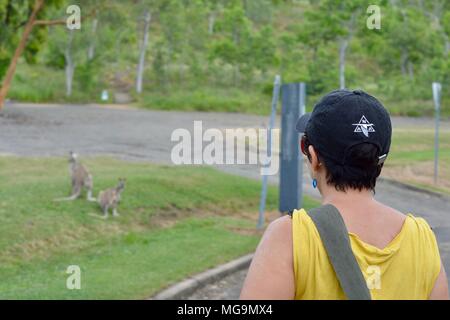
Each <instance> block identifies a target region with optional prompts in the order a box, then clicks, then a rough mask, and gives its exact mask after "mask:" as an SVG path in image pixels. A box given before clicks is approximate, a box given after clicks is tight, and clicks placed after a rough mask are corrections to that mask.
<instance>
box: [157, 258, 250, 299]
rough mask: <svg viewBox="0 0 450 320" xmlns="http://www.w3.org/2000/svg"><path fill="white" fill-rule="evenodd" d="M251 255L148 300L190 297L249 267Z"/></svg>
mask: <svg viewBox="0 0 450 320" xmlns="http://www.w3.org/2000/svg"><path fill="white" fill-rule="evenodd" d="M252 258H253V253H251V254H248V255H246V256H243V257H241V258H238V259H236V260H233V261H231V262H228V263H225V264H223V265H220V266H218V267H216V268H214V269H210V270H207V271H205V272H202V273H200V274H197V275H195V276H193V277H190V278H188V279H186V280H184V281H182V282H179V283H177V284H175V285H173V286H171V287H169V288H167V289H165V290H163V291H161V292H159V293H157V294H156V295H155V296H153V297H151V298H149V299H148V300H177V299H182V298H183V297H185V296H188V295H190V294H191V293H193V292H194V291H196V290H197V289H199V288H201V287H203V286H205V285H207V284H209V283H211V282H214V281H216V280H219V279H221V278H223V277H225V276H227V275H229V274H232V273H234V272H237V271H239V270H242V269H244V268H247V267H248V266H250V263H251V261H252Z"/></svg>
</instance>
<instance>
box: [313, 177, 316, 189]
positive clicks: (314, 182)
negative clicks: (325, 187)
mask: <svg viewBox="0 0 450 320" xmlns="http://www.w3.org/2000/svg"><path fill="white" fill-rule="evenodd" d="M312 185H313V188H314V189H315V188H317V179H313V182H312Z"/></svg>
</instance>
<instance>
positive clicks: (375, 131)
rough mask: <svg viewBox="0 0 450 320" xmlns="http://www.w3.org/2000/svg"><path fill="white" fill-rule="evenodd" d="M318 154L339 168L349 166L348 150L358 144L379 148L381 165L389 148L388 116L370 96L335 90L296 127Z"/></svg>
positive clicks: (356, 91)
mask: <svg viewBox="0 0 450 320" xmlns="http://www.w3.org/2000/svg"><path fill="white" fill-rule="evenodd" d="M296 129H297V131H298V132H301V133H304V134H305V135H306V136H307V138H308V140H309V141H310V143H311V144H312V145H313V146H314V148H315V149H316V150H318V152H319V154H320V155H322V156H324V157H326V158H328V159H330V160H332V161H334V162H336V163H339V164H341V165H345V164H350V163H351V161H349V160H350V159H348V158H347V157H348V154H349V150H350V149H351V148H352V147H353V146H355V145H357V144H361V143H372V144H374V145H375V146H377V147H378V158H377V159H374V162H376V163H377V164H381V163H383V162H384V160H385V159H386V157H387V155H388V153H389V148H390V146H391V136H392V126H391V119H390V116H389V113H388V112H387V110H386V109H385V108H384V106H383V105H382V104H381V103H380V102H379V101H378V100H377V99H376V98H375V97H373V96H371V95H369V94H368V93H366V92H364V91H362V90H347V89H341V90H335V91H332V92H330V93H328V94H327V95H325V96H324V97H323V98H322V99H321V100H320V101H319V102H318V103H317V104H316V105H315V106H314V109H313V111H312V112H311V113H307V114H304V115H303V116H301V117H300V118H299V119H298V121H297V125H296Z"/></svg>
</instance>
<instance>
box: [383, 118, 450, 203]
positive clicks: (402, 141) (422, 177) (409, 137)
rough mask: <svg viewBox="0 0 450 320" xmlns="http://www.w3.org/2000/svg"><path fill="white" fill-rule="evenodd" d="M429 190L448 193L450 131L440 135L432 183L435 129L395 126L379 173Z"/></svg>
mask: <svg viewBox="0 0 450 320" xmlns="http://www.w3.org/2000/svg"><path fill="white" fill-rule="evenodd" d="M384 173H385V174H386V175H387V176H388V177H389V178H392V179H395V180H398V181H400V182H404V183H409V184H412V185H415V186H418V187H420V188H425V189H428V190H431V191H437V192H444V193H448V194H450V131H449V130H447V129H441V131H440V135H439V179H438V180H439V181H438V184H437V185H435V184H434V181H433V173H434V131H433V130H432V129H429V128H420V127H416V128H405V129H395V128H394V131H393V135H392V143H391V151H390V154H389V157H388V159H387V161H386V164H385V168H384V169H383V172H382V175H383V174H384Z"/></svg>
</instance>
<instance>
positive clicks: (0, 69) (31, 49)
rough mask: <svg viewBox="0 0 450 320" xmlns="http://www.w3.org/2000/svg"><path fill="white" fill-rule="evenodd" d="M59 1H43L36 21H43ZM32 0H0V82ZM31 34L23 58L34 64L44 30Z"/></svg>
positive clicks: (31, 6) (44, 35) (32, 4)
mask: <svg viewBox="0 0 450 320" xmlns="http://www.w3.org/2000/svg"><path fill="white" fill-rule="evenodd" d="M61 3H62V1H61V0H50V1H45V4H44V6H43V8H42V9H41V11H40V12H39V13H38V15H37V19H45V18H46V17H47V13H48V12H49V11H50V10H52V9H53V8H56V7H58V6H60V5H61ZM34 4H35V1H34V0H21V1H15V0H0V81H1V80H2V79H3V76H4V75H5V73H6V70H7V68H8V66H9V62H10V60H11V58H12V56H13V54H14V51H15V49H16V47H17V44H18V43H19V40H20V37H21V36H22V32H21V30H22V27H23V26H24V25H25V24H26V22H27V21H28V18H29V15H30V13H31V12H32V10H33V7H34ZM36 29H37V30H34V32H32V33H31V35H30V37H29V39H28V42H27V46H26V48H25V52H24V56H25V59H26V61H27V62H28V63H35V62H36V55H37V53H38V52H39V50H40V49H41V48H42V46H43V45H44V44H45V40H46V28H45V27H44V28H36Z"/></svg>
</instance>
